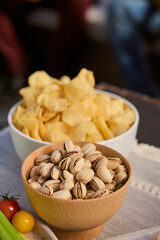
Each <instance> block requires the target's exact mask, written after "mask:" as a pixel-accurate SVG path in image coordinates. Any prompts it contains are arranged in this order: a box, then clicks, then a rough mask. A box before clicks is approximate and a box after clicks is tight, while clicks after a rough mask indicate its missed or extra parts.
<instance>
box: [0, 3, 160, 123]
mask: <svg viewBox="0 0 160 240" xmlns="http://www.w3.org/2000/svg"><path fill="white" fill-rule="evenodd" d="M82 67H85V68H87V69H89V70H92V71H93V72H94V75H95V79H96V84H101V83H108V84H111V85H114V86H117V87H120V88H126V89H130V90H133V91H135V92H137V93H142V94H145V95H148V96H151V97H154V98H159V97H160V81H159V76H160V0H1V1H0V109H1V112H2V111H4V110H6V109H7V110H8V108H9V107H10V106H11V105H12V103H13V102H14V101H15V100H17V99H18V98H19V95H18V90H19V89H20V88H21V87H24V86H26V85H27V84H28V76H29V75H30V74H32V73H33V72H34V71H36V70H45V71H46V72H47V73H49V74H50V75H51V76H53V77H56V78H60V77H61V76H62V75H69V76H70V77H71V78H73V77H75V76H76V75H77V74H78V72H79V71H80V69H81V68H82ZM7 104H8V105H7ZM6 105H7V106H8V108H6ZM2 125H3V124H2Z"/></svg>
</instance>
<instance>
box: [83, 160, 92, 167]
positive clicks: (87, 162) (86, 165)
mask: <svg viewBox="0 0 160 240" xmlns="http://www.w3.org/2000/svg"><path fill="white" fill-rule="evenodd" d="M91 166H92V164H91V162H90V161H89V160H86V159H84V163H83V168H91Z"/></svg>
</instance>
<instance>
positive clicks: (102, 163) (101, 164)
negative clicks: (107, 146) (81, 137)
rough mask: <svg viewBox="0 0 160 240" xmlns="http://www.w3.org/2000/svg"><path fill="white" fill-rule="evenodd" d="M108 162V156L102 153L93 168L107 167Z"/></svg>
mask: <svg viewBox="0 0 160 240" xmlns="http://www.w3.org/2000/svg"><path fill="white" fill-rule="evenodd" d="M107 164H108V158H106V157H105V156H103V155H102V156H100V157H99V158H97V159H96V160H95V161H94V163H93V168H94V170H95V171H96V170H97V169H98V168H99V167H107Z"/></svg>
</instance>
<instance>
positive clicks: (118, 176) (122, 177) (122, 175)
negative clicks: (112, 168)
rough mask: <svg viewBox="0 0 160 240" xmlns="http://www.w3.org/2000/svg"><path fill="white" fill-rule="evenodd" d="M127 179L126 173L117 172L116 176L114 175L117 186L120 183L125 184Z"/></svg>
mask: <svg viewBox="0 0 160 240" xmlns="http://www.w3.org/2000/svg"><path fill="white" fill-rule="evenodd" d="M126 179H127V174H126V172H118V173H117V174H116V175H115V178H114V180H115V182H116V184H117V185H119V184H120V183H122V182H125V181H126Z"/></svg>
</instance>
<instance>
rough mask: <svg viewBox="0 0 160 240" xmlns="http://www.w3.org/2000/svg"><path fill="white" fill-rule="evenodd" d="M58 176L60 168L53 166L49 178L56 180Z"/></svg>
mask: <svg viewBox="0 0 160 240" xmlns="http://www.w3.org/2000/svg"><path fill="white" fill-rule="evenodd" d="M59 175H60V168H59V167H58V166H54V167H53V168H52V170H51V178H53V179H55V180H56V179H58V178H59Z"/></svg>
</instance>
